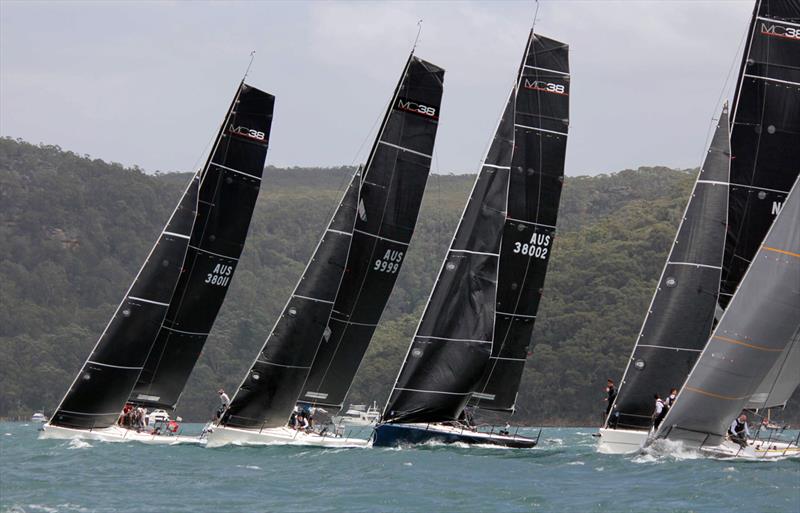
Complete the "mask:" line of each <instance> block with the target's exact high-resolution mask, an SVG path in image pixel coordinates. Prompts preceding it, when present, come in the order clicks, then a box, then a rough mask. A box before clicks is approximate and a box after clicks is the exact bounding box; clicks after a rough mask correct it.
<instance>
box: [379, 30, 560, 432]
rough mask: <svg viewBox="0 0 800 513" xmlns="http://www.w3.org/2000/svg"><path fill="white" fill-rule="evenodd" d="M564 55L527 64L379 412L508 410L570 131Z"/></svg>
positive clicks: (547, 48) (425, 416) (427, 418)
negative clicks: (471, 402)
mask: <svg viewBox="0 0 800 513" xmlns="http://www.w3.org/2000/svg"><path fill="white" fill-rule="evenodd" d="M569 86H570V83H569V68H568V47H567V45H565V44H563V43H561V42H558V41H555V40H552V39H548V38H545V37H542V36H539V35H536V34H533V32H531V34H530V36H529V38H528V44H527V46H526V51H525V58H524V59H523V62H522V64H521V66H520V70H519V73H518V75H517V80H516V83H515V86H514V88H513V90H512V92H511V94H510V97H509V99H508V103H507V104H506V108H505V110H504V113H503V116H502V118H501V120H500V122H499V124H498V127H497V129H496V131H495V135H494V139H493V141H492V143H491V145H490V147H489V151H488V153H487V154H486V157H485V158H484V162H483V165H482V167H481V170H480V172H479V173H478V177H477V179H476V182H475V185H474V188H473V190H472V192H471V194H470V198H469V200H468V202H467V205H466V207H465V209H464V212H463V214H462V217H461V220H460V222H459V225H458V228H457V230H456V233H455V236H454V238H453V241H452V242H451V245H450V248H449V250H448V252H447V255H446V257H445V259H444V262H443V264H442V268H441V270H440V271H439V275H438V278H437V280H436V283H435V285H434V287H433V291H432V292H431V296H430V298H429V300H428V304H427V305H426V307H425V310H424V313H423V315H422V318H421V320H420V324H419V326H418V327H417V331H416V334H415V335H414V338H413V340H412V342H411V345H410V347H409V350H408V353H407V354H406V358H405V361H404V363H403V366H402V368H401V370H400V373H399V375H398V378H397V381H396V383H395V386H394V388H393V390H392V394H391V396H390V398H389V401H388V404H387V406H386V409H385V411H384V414H383V420H384V421H387V422H438V421H448V420H456V419H458V418H459V417H460V416H461V413H462V411H463V409H464V407H465V405H466V404H467V403H468V401H469V400H470V399H471V398H472V399H474V400H475V401H476V403H477V404H478V405H479V406H481V407H485V408H490V409H497V410H509V409H513V407H514V402H515V398H516V392H517V389H518V386H519V381H520V377H521V374H522V369H523V366H524V363H525V359H526V356H527V353H528V351H527V348H528V344H529V343H530V339H531V332H532V329H533V322H534V319H535V317H536V311H537V308H538V304H539V299H540V296H541V292H542V287H543V282H544V274H545V270H546V266H547V262H548V260H549V258H550V251H551V248H552V243H553V238H554V234H555V223H556V215H557V211H558V202H559V196H560V193H561V186H562V182H563V166H564V154H565V149H566V140H567V127H568V123H569V120H568V98H569Z"/></svg>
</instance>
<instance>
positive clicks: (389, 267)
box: [372, 249, 403, 274]
mask: <svg viewBox="0 0 800 513" xmlns="http://www.w3.org/2000/svg"><path fill="white" fill-rule="evenodd" d="M402 262H403V252H402V251H398V250H396V249H387V250H386V254H384V255H383V258H379V259H377V260H375V265H374V266H373V267H372V270H373V271H378V272H383V273H389V274H396V273H397V271H398V270H399V269H400V264H401V263H402Z"/></svg>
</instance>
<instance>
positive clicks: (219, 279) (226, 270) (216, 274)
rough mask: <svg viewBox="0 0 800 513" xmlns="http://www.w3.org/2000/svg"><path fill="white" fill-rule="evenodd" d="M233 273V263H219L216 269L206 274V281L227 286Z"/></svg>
mask: <svg viewBox="0 0 800 513" xmlns="http://www.w3.org/2000/svg"><path fill="white" fill-rule="evenodd" d="M231 274H233V266H232V265H225V264H217V265H216V267H214V270H213V271H212V272H210V273H208V274H207V275H206V281H205V283H208V284H210V285H217V286H219V287H227V286H228V283H230V281H231Z"/></svg>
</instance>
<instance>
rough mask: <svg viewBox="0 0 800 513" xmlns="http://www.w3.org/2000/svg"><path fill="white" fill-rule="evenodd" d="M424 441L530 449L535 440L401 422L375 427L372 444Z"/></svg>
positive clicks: (421, 442) (393, 444) (396, 444)
mask: <svg viewBox="0 0 800 513" xmlns="http://www.w3.org/2000/svg"><path fill="white" fill-rule="evenodd" d="M426 442H438V443H443V444H453V443H464V444H469V445H475V444H482V445H496V446H498V447H511V448H514V449H530V448H532V447H535V446H536V442H537V440H535V439H533V438H527V437H524V436H503V435H497V434H492V435H490V434H489V433H475V432H471V431H468V430H464V431H462V432H458V433H453V432H448V431H440V430H437V429H436V427H435V426H431V427H429V426H424V427H423V426H420V427H417V426H409V425H402V424H380V425H378V426H377V427H376V428H375V434H374V436H373V440H372V446H373V447H399V446H404V445H418V444H424V443H426Z"/></svg>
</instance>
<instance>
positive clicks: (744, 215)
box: [719, 0, 800, 308]
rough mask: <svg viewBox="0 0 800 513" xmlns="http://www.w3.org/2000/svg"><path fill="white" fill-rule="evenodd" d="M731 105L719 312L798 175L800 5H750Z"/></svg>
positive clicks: (782, 1)
mask: <svg viewBox="0 0 800 513" xmlns="http://www.w3.org/2000/svg"><path fill="white" fill-rule="evenodd" d="M735 102H736V103H735V105H734V107H733V109H732V119H733V125H732V128H731V130H732V132H731V149H732V154H733V157H734V158H733V160H732V162H731V187H730V196H729V205H730V209H729V214H728V234H727V240H726V244H725V259H724V260H723V271H722V282H721V285H720V298H719V302H720V305H721V306H722V307H723V308H724V307H725V306H726V305H727V304H728V301H729V300H730V297H731V295H732V294H733V293H734V292H735V291H736V287H737V286H738V285H739V281H740V280H741V279H742V276H743V275H744V273H745V271H746V269H747V267H748V265H749V264H750V261H751V259H752V258H753V255H754V254H755V252H756V250H757V249H758V247H759V245H760V244H761V241H762V240H763V238H764V235H765V234H766V232H767V230H768V229H769V227H770V226H771V225H772V222H773V220H774V219H775V216H776V215H777V213H778V211H779V209H780V206H781V204H782V203H783V201H784V200H785V198H786V194H787V193H788V191H789V188H790V187H791V186H792V184H793V183H794V181H795V179H796V178H797V176H798V173H800V1H798V0H759V1H757V2H756V7H755V11H754V13H753V19H752V21H751V23H750V31H749V33H748V39H747V46H746V48H745V52H744V56H743V58H742V65H741V70H740V72H739V82H738V84H737V91H736V97H735Z"/></svg>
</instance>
